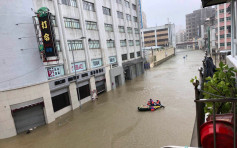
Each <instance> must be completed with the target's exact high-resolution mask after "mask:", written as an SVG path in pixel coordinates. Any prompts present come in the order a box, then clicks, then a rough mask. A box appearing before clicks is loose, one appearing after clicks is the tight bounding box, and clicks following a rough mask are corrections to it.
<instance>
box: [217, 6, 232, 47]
mask: <svg viewBox="0 0 237 148" xmlns="http://www.w3.org/2000/svg"><path fill="white" fill-rule="evenodd" d="M229 6H230V3H225V4H220V5H217V6H216V13H217V16H216V19H217V24H216V31H217V34H216V35H217V49H220V50H230V49H231V33H230V29H231V28H230V27H231V14H230V12H228V11H227V8H228V7H229ZM228 28H229V30H228Z"/></svg>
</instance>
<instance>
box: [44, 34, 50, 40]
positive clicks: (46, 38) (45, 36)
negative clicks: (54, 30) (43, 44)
mask: <svg viewBox="0 0 237 148" xmlns="http://www.w3.org/2000/svg"><path fill="white" fill-rule="evenodd" d="M44 40H45V41H49V40H50V38H49V34H48V33H45V34H44Z"/></svg>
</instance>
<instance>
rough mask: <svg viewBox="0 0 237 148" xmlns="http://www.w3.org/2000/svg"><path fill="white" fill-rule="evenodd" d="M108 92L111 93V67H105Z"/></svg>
mask: <svg viewBox="0 0 237 148" xmlns="http://www.w3.org/2000/svg"><path fill="white" fill-rule="evenodd" d="M105 79H106V91H107V92H108V91H111V89H112V86H111V79H110V66H107V67H105Z"/></svg>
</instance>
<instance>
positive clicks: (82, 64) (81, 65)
mask: <svg viewBox="0 0 237 148" xmlns="http://www.w3.org/2000/svg"><path fill="white" fill-rule="evenodd" d="M75 69H76V72H79V71H84V70H86V62H77V63H75V68H74V63H72V72H75Z"/></svg>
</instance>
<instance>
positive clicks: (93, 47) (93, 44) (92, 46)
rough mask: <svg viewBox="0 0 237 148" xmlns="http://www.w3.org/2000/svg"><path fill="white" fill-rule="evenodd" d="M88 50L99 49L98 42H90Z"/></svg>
mask: <svg viewBox="0 0 237 148" xmlns="http://www.w3.org/2000/svg"><path fill="white" fill-rule="evenodd" d="M89 48H90V49H99V48H100V42H99V40H91V41H89Z"/></svg>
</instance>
